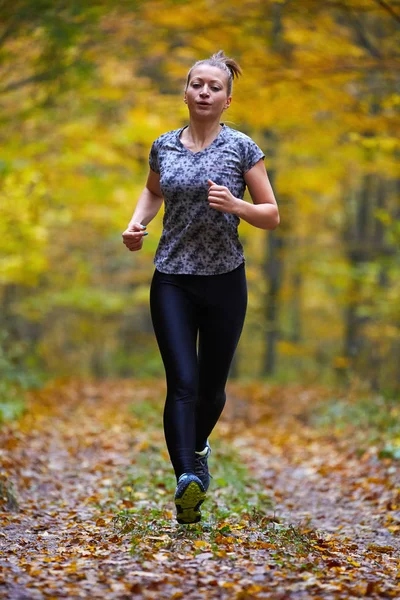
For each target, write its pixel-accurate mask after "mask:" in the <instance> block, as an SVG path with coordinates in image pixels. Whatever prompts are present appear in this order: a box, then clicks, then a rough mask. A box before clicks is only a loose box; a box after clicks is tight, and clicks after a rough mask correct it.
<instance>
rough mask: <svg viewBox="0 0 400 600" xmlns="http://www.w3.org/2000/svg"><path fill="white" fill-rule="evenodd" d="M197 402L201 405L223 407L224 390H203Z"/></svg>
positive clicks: (224, 400) (224, 399)
mask: <svg viewBox="0 0 400 600" xmlns="http://www.w3.org/2000/svg"><path fill="white" fill-rule="evenodd" d="M199 400H200V402H201V403H202V404H203V403H204V404H208V405H214V406H224V405H225V402H226V394H225V391H224V390H222V391H221V390H214V391H213V390H203V391H201V392H200V393H199Z"/></svg>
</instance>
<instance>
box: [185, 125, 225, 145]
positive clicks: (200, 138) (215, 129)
mask: <svg viewBox="0 0 400 600" xmlns="http://www.w3.org/2000/svg"><path fill="white" fill-rule="evenodd" d="M220 131H221V125H220V121H219V119H218V120H217V121H212V122H205V121H194V120H193V119H190V122H189V127H188V128H187V130H186V135H187V136H188V138H189V139H190V140H191V141H192V143H193V144H194V145H195V146H199V147H201V146H205V145H207V143H208V142H210V141H212V140H213V139H214V138H216V137H217V135H218V134H219V132H220Z"/></svg>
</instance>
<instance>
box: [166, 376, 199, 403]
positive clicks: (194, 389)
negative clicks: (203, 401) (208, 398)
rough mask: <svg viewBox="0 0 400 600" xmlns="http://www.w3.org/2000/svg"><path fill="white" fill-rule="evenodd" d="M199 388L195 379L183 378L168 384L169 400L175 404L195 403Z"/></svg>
mask: <svg viewBox="0 0 400 600" xmlns="http://www.w3.org/2000/svg"><path fill="white" fill-rule="evenodd" d="M197 394H198V386H197V381H196V378H195V377H191V376H182V377H179V378H178V379H176V380H174V381H173V382H168V398H169V399H171V400H173V401H174V402H183V403H190V402H195V401H196V399H197Z"/></svg>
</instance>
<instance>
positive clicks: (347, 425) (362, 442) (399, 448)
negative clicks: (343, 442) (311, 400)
mask: <svg viewBox="0 0 400 600" xmlns="http://www.w3.org/2000/svg"><path fill="white" fill-rule="evenodd" d="M309 420H310V424H311V425H312V426H313V427H316V428H318V429H322V430H327V431H329V432H331V433H332V432H333V433H334V434H335V435H336V436H337V437H341V438H344V437H348V438H349V439H352V440H355V441H356V443H357V445H358V447H359V451H360V452H363V451H364V450H366V449H367V448H368V447H370V446H373V445H376V446H378V448H379V456H380V457H381V458H385V457H387V458H394V459H400V403H399V402H398V401H397V400H394V399H392V398H386V397H385V396H383V395H372V394H371V395H368V396H364V395H360V396H359V397H356V398H351V399H349V398H332V400H330V401H329V402H326V403H325V404H323V405H320V406H319V407H316V408H315V410H314V412H313V414H312V415H310V417H309Z"/></svg>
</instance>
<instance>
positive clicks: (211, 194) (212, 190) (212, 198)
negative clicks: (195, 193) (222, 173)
mask: <svg viewBox="0 0 400 600" xmlns="http://www.w3.org/2000/svg"><path fill="white" fill-rule="evenodd" d="M207 183H208V185H209V188H208V202H209V206H210V207H211V208H215V210H219V211H220V212H226V213H232V214H233V213H235V211H236V209H237V205H238V202H239V200H238V198H235V196H234V195H233V194H231V192H230V191H229V189H228V188H227V187H226V186H224V185H217V184H216V183H214V182H213V181H211V179H208V181H207Z"/></svg>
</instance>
